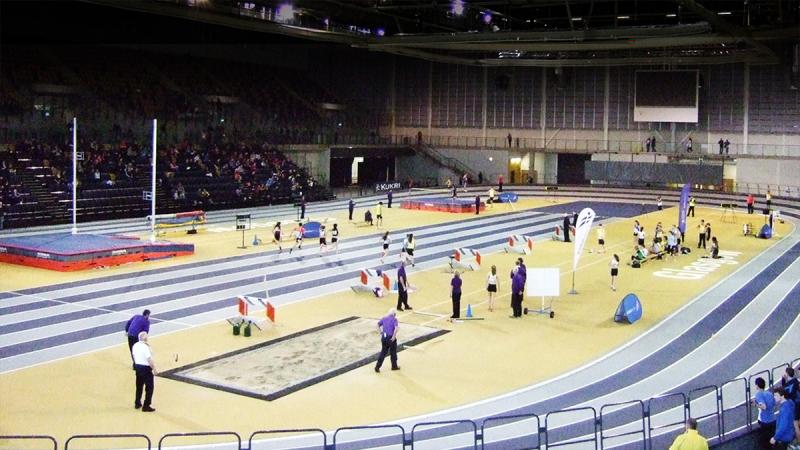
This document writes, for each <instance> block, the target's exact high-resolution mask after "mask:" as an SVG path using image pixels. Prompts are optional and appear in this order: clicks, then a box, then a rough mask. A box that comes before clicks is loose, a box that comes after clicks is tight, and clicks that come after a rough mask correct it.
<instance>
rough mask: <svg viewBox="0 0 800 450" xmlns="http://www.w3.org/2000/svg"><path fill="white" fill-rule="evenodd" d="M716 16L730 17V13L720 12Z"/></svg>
mask: <svg viewBox="0 0 800 450" xmlns="http://www.w3.org/2000/svg"><path fill="white" fill-rule="evenodd" d="M717 15H718V16H730V15H731V12H730V11H720V12H718V13H717Z"/></svg>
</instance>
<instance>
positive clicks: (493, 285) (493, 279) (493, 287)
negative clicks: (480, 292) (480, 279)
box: [486, 266, 498, 311]
mask: <svg viewBox="0 0 800 450" xmlns="http://www.w3.org/2000/svg"><path fill="white" fill-rule="evenodd" d="M497 282H498V280H497V266H492V271H491V272H489V276H487V277H486V292H488V293H489V311H494V298H495V297H496V296H497V287H498V285H497Z"/></svg>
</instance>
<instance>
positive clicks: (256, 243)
mask: <svg viewBox="0 0 800 450" xmlns="http://www.w3.org/2000/svg"><path fill="white" fill-rule="evenodd" d="M259 244H261V239H259V238H258V235H257V234H256V235H255V236H254V237H253V245H259Z"/></svg>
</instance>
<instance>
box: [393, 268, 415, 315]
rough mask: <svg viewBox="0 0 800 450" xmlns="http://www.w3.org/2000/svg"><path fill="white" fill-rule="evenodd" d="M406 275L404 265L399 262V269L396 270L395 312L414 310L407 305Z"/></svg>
mask: <svg viewBox="0 0 800 450" xmlns="http://www.w3.org/2000/svg"><path fill="white" fill-rule="evenodd" d="M408 287H409V284H408V275H406V263H405V262H404V261H400V268H399V269H397V310H398V311H402V310H403V307H405V309H409V310H411V309H414V308H412V307H411V306H409V304H408Z"/></svg>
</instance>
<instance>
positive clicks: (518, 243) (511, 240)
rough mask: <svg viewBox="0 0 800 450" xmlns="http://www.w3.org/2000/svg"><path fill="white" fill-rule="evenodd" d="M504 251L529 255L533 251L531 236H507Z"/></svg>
mask: <svg viewBox="0 0 800 450" xmlns="http://www.w3.org/2000/svg"><path fill="white" fill-rule="evenodd" d="M505 251H506V253H519V254H521V255H529V254H530V253H531V252H532V251H533V238H532V237H529V236H523V235H521V234H515V235H512V236H509V237H508V242H507V243H506V246H505Z"/></svg>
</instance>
